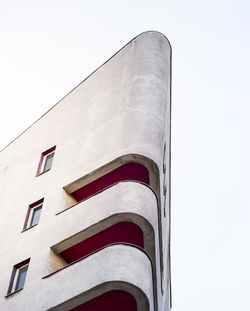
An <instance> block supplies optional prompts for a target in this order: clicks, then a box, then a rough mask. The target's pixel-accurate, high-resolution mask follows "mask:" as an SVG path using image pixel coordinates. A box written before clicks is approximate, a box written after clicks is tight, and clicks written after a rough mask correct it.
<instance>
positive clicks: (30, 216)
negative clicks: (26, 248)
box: [22, 198, 44, 231]
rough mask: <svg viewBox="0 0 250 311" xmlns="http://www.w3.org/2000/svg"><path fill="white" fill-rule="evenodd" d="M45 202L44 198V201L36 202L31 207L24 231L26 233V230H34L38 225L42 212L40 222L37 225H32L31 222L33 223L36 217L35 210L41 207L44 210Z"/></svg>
mask: <svg viewBox="0 0 250 311" xmlns="http://www.w3.org/2000/svg"><path fill="white" fill-rule="evenodd" d="M43 202H44V198H42V199H40V200H38V201H36V202H34V203H32V204H30V205H29V207H28V211H27V214H26V217H25V221H24V225H23V230H22V231H26V230H28V229H30V228H33V227H34V226H36V225H38V223H39V220H40V217H41V212H42V211H41V212H40V216H39V219H38V222H37V223H35V224H31V222H32V220H33V217H34V211H35V209H36V208H38V207H40V206H41V209H42V208H43Z"/></svg>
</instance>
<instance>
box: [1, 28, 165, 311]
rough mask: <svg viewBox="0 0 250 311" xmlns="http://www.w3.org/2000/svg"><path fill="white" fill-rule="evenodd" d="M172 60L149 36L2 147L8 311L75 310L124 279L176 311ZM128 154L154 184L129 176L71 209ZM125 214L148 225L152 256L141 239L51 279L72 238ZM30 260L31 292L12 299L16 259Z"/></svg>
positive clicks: (156, 37)
mask: <svg viewBox="0 0 250 311" xmlns="http://www.w3.org/2000/svg"><path fill="white" fill-rule="evenodd" d="M170 61H171V49H170V46H169V43H168V41H167V39H166V38H165V37H164V36H163V35H162V34H160V33H157V32H147V33H143V34H141V35H140V36H138V37H136V38H135V39H133V40H132V41H131V42H130V43H128V44H127V45H126V46H125V47H124V48H123V49H121V50H120V51H119V52H118V53H117V54H115V55H114V56H113V57H112V58H111V59H110V60H108V61H107V62H106V63H105V64H104V65H102V66H101V67H100V68H98V69H97V70H96V71H95V72H94V73H93V74H92V75H90V76H89V77H88V78H87V79H86V80H84V81H83V82H82V83H81V84H80V85H79V86H77V87H76V88H75V89H74V90H73V91H71V92H70V93H69V94H68V95H67V96H65V97H64V98H63V99H62V100H61V101H60V102H59V103H58V104H57V105H55V106H54V107H53V108H52V109H51V110H50V111H49V112H48V113H47V114H45V115H44V116H43V117H42V118H41V119H39V120H38V121H37V122H36V123H34V124H33V125H32V126H31V127H30V128H29V129H27V130H26V131H25V132H24V133H23V134H22V135H20V136H19V137H18V138H17V139H16V140H15V141H13V142H12V143H11V144H10V145H8V146H7V147H6V148H5V149H4V150H2V151H1V152H0V197H1V208H0V219H1V225H0V237H1V249H0V258H1V267H0V271H1V282H0V309H1V310H4V311H5V310H6V311H7V310H8V311H19V310H25V311H29V310H32V311H34V310H35V311H39V310H41V311H44V310H48V309H50V308H54V307H56V306H58V308H59V306H60V308H61V309H55V310H67V308H68V307H67V306H66V305H64V306H63V304H64V302H65V303H66V301H71V302H72V301H74V297H81V299H80V300H81V301H85V299H87V298H86V297H88V293H90V292H91V293H92V294H93V293H95V291H94V288H101V287H102V285H101V284H102V283H103V284H104V283H105V284H109V286H111V288H112V284H114V286H115V284H117V283H115V282H120V283H119V284H123V286H125V285H124V284H127V285H126V286H128V287H129V289H130V291H131V292H132V293H133V292H134V295H135V296H136V295H137V296H136V297H137V298H136V299H137V300H139V302H138V304H140V303H142V304H143V306H146V305H147V301H148V307H149V310H156V308H157V309H158V310H159V311H167V310H169V308H170V288H169V284H170V273H169V217H168V215H169V201H170V198H169V184H170V166H169V163H170ZM55 145H56V152H55V157H54V161H53V165H52V168H51V170H49V171H47V172H45V173H43V174H41V175H40V176H37V177H36V171H37V166H38V163H39V159H40V155H41V153H42V152H44V151H45V150H48V149H49V148H51V147H53V146H55ZM164 146H165V157H164V156H163V153H164ZM124 161H125V162H126V161H136V162H137V161H138V162H140V163H142V164H144V165H146V166H147V167H148V169H149V172H150V187H148V186H146V185H143V184H139V183H136V182H123V183H119V184H117V185H114V186H112V187H111V188H109V189H107V190H104V191H103V192H101V193H99V194H96V195H95V196H93V197H92V198H89V199H88V200H86V201H83V202H82V203H79V204H77V205H76V206H74V207H72V208H69V207H70V206H72V205H73V204H74V203H75V201H74V199H73V198H72V197H71V196H70V194H69V193H70V192H72V189H73V188H74V187H77V186H79V185H83V184H86V183H88V182H90V181H91V180H93V179H94V178H98V176H102V175H103V174H104V173H105V172H108V171H110V170H112V169H113V168H115V167H118V166H119V165H120V163H123V162H124ZM163 162H164V163H163ZM164 167H165V168H166V172H165V173H164V169H163V168H164ZM164 175H165V176H164ZM164 184H165V186H164ZM163 189H165V190H166V199H165V196H164V192H163ZM41 198H44V204H43V210H42V214H41V218H40V221H39V224H38V225H37V226H35V227H33V228H31V229H29V230H27V231H25V232H23V233H21V231H22V228H23V223H24V219H25V216H26V213H27V209H28V206H29V205H30V204H32V203H33V202H35V201H37V200H39V199H41ZM164 202H166V203H164ZM67 208H69V209H67ZM65 209H66V210H65ZM164 209H165V210H164ZM63 210H65V211H64V212H62V213H60V214H58V215H56V214H57V213H58V212H60V211H63ZM119 217H125V218H123V219H126V217H127V219H128V218H129V219H131V221H134V222H139V223H140V225H141V227H142V229H143V230H144V232H145V233H146V234H145V236H146V243H145V244H146V251H147V252H148V254H149V256H150V257H151V261H150V260H149V258H148V257H147V256H146V255H145V253H144V252H143V251H140V250H139V249H137V248H135V247H133V246H129V245H126V246H125V245H115V246H110V247H108V248H105V249H103V250H101V251H99V252H97V253H95V254H93V255H91V256H88V257H87V258H85V259H82V260H81V261H80V262H77V263H75V264H74V265H71V266H69V267H66V268H64V269H63V270H60V271H58V272H57V273H55V274H53V275H51V276H50V277H49V278H46V279H42V277H44V276H45V275H47V274H48V273H51V272H52V271H55V269H58V268H61V267H63V266H65V263H64V262H63V261H62V260H61V259H60V258H59V257H58V256H57V252H58V249H59V248H60V247H63V245H64V244H63V243H66V244H67V243H72V241H73V240H72V239H74V237H75V238H76V239H79V238H80V237H83V236H86V237H87V236H89V235H90V234H92V233H93V232H94V231H95V230H101V229H103V228H105V226H107V224H108V223H110V222H114V221H116V220H119ZM149 228H150V230H151V231H152V230H153V231H152V232H153V234H152V232H151V233H150V230H149ZM152 236H154V239H153V238H152ZM58 247H59V248H58ZM29 257H30V258H31V260H30V265H29V269H28V273H27V278H26V282H25V286H24V289H23V290H21V291H20V292H18V293H16V294H13V295H12V296H10V297H8V298H4V297H5V295H6V292H7V288H8V284H9V280H10V274H11V270H12V267H13V265H15V264H17V263H19V262H21V261H23V260H25V259H27V258H29ZM104 258H105V261H103V259H104ZM104 262H105V264H104ZM151 262H152V263H153V264H151ZM99 266H100V267H103V269H102V271H99V270H98V269H99ZM135 268H136V270H134V269H135ZM141 269H144V270H141ZM82 271H84V274H83V272H82ZM85 272H86V282H81V277H83V275H84V279H85ZM73 280H75V281H73ZM61 284H65V287H64V286H63V288H62V286H61ZM128 284H130V285H128ZM68 286H69V287H68ZM98 286H99V287H98ZM103 288H104V287H103ZM92 289H93V290H92ZM139 292H140V293H141V294H138V293H139ZM93 295H94V294H93ZM1 297H2V298H1ZM138 297H144V298H145V299H144V298H138ZM143 299H144V300H143ZM156 302H157V303H156ZM143 308H144V307H143ZM145 308H146V307H145ZM138 310H142V309H138ZM143 310H144V309H143Z"/></svg>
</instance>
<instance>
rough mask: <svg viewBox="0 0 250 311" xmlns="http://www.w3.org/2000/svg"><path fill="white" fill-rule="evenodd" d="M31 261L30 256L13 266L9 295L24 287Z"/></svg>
mask: <svg viewBox="0 0 250 311" xmlns="http://www.w3.org/2000/svg"><path fill="white" fill-rule="evenodd" d="M29 262H30V258H29V259H26V260H24V261H22V262H20V263H19V264H17V265H15V266H14V267H13V269H12V273H11V278H10V284H9V288H8V292H7V296H8V295H10V294H12V293H15V292H17V291H19V290H21V289H23V288H24V283H25V279H26V275H27V271H28V267H29Z"/></svg>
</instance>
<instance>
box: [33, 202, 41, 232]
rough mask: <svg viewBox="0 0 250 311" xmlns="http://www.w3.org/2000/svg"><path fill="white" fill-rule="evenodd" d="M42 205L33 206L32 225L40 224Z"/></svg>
mask: <svg viewBox="0 0 250 311" xmlns="http://www.w3.org/2000/svg"><path fill="white" fill-rule="evenodd" d="M42 207H43V206H42V205H39V206H38V207H35V208H33V214H32V218H31V221H30V227H31V226H34V225H36V224H38V222H39V219H40V215H41V211H42Z"/></svg>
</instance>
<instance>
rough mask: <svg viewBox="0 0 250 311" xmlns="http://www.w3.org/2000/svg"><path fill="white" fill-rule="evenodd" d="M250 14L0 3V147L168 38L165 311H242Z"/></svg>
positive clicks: (242, 7)
mask: <svg viewBox="0 0 250 311" xmlns="http://www.w3.org/2000/svg"><path fill="white" fill-rule="evenodd" d="M249 12H250V2H249V0H235V1H232V0H209V1H208V0H207V1H204V0H203V1H202V0H188V1H187V0H168V1H167V0H165V1H163V0H162V1H161V0H126V1H125V0H123V1H122V0H112V1H111V0H105V1H102V0H92V1H89V0H71V1H69V0H68V1H65V0H49V1H48V0H43V1H42V0H37V1H36V0H32V1H31V0H30V1H27V0H22V1H20V0H0V34H1V41H0V45H1V49H0V56H1V57H0V86H1V88H0V90H1V92H0V109H1V114H0V149H2V148H3V147H4V146H5V145H6V144H8V143H9V142H10V141H11V140H13V139H14V138H15V137H16V136H17V135H19V134H20V133H21V132H22V131H23V130H24V129H26V128H27V127H28V126H29V125H31V124H32V123H33V122H34V121H35V120H36V119H37V118H39V117H40V116H41V115H42V114H43V113H45V112H46V111H47V110H48V109H49V108H51V107H52V106H53V105H54V104H55V103H56V102H58V101H59V100H60V99H61V98H62V97H63V96H64V95H66V94H67V93H68V92H69V91H70V90H71V89H72V88H73V87H75V86H76V85H77V84H78V83H79V82H81V81H82V80H83V79H84V78H85V77H87V76H88V75H89V74H90V73H91V72H92V71H93V70H95V69H96V68H97V67H98V66H100V65H101V64H102V63H103V62H104V61H106V60H107V59H108V58H109V57H110V56H112V55H113V54H114V53H115V52H116V51H118V50H119V49H120V48H121V47H122V46H123V45H125V44H126V43H127V42H128V41H130V40H131V39H132V38H133V37H135V36H136V35H138V34H139V33H141V32H143V31H146V30H158V31H160V32H162V33H163V34H165V35H166V36H167V37H168V39H169V40H170V42H171V44H172V48H173V81H172V83H173V98H172V109H173V115H172V283H173V284H172V285H173V311H236V310H237V311H249V310H250V268H249V266H250V250H249V247H250V246H249V244H250V243H249V236H250V204H249V201H250V200H249V194H250V193H249V192H250V191H249V178H250V166H249V162H250V147H249V131H250V122H249V115H250V106H249V92H250V85H249V78H248V77H249V72H250V63H249V55H250V42H249V37H250V36H249V30H250V18H249ZM247 99H248V100H247Z"/></svg>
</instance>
